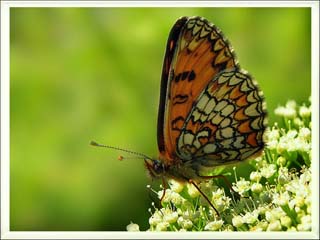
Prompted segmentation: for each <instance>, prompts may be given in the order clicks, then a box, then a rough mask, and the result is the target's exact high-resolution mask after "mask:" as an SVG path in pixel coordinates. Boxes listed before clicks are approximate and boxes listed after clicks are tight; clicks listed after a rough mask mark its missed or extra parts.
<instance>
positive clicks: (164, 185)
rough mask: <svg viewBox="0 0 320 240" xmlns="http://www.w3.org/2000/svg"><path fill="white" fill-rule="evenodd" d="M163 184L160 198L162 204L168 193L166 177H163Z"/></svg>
mask: <svg viewBox="0 0 320 240" xmlns="http://www.w3.org/2000/svg"><path fill="white" fill-rule="evenodd" d="M162 185H163V193H162V196H161V198H160V204H162V200H163V199H164V196H165V195H166V189H167V183H166V181H165V180H164V177H162Z"/></svg>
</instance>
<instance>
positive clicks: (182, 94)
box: [158, 17, 238, 164]
mask: <svg viewBox="0 0 320 240" xmlns="http://www.w3.org/2000/svg"><path fill="white" fill-rule="evenodd" d="M225 69H238V64H237V61H236V58H235V56H234V53H233V50H232V48H231V46H230V44H229V43H228V41H227V40H226V39H225V38H224V37H223V35H222V33H221V31H220V30H219V29H218V28H217V27H215V26H214V25H213V24H211V23H209V22H208V21H207V20H205V19H203V18H200V17H190V18H188V17H182V18H180V19H178V21H177V22H176V23H175V25H174V26H173V28H172V30H171V32H170V35H169V39H168V42H167V48H166V54H165V59H164V64H163V70H162V78H161V92H160V105H159V114H158V148H159V152H160V159H162V160H163V161H165V162H166V163H167V164H173V163H174V161H176V159H177V158H180V159H181V158H183V157H185V156H186V152H185V151H184V149H185V146H184V145H181V144H180V145H179V144H178V143H179V139H180V138H181V135H184V131H185V130H186V129H185V126H186V121H187V119H188V118H190V115H191V112H192V109H193V108H194V104H195V101H196V100H197V98H198V97H199V96H200V94H201V93H202V92H203V90H204V89H205V88H206V86H207V85H208V84H209V83H210V82H211V81H212V79H213V78H214V77H215V76H216V75H217V74H218V73H220V72H221V71H223V70H225ZM194 130H196V129H194ZM182 160H183V159H182Z"/></svg>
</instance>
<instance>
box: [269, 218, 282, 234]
mask: <svg viewBox="0 0 320 240" xmlns="http://www.w3.org/2000/svg"><path fill="white" fill-rule="evenodd" d="M280 230H281V224H280V221H279V220H276V221H273V222H271V223H269V226H268V228H267V231H280Z"/></svg>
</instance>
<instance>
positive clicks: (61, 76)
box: [10, 8, 311, 231]
mask: <svg viewBox="0 0 320 240" xmlns="http://www.w3.org/2000/svg"><path fill="white" fill-rule="evenodd" d="M193 15H199V16H203V17H205V18H207V19H208V20H209V21H211V22H213V23H215V24H216V25H217V26H218V27H219V28H221V29H222V31H223V32H224V33H225V35H226V36H227V38H228V39H229V40H230V42H231V44H232V45H233V47H234V49H235V51H236V53H237V56H238V59H239V62H240V64H241V66H242V67H243V68H244V69H246V70H248V71H249V72H250V73H251V74H252V75H253V76H254V77H255V78H256V80H257V81H258V83H259V85H260V87H261V89H262V90H263V91H264V94H265V97H266V101H267V106H268V109H269V118H270V122H274V121H276V120H277V119H276V118H275V116H274V115H273V109H274V108H275V107H276V106H278V104H284V103H285V102H286V100H287V99H295V100H297V101H298V102H301V101H304V100H306V99H307V98H308V97H309V95H310V89H311V64H310V61H311V60H310V55H311V40H310V35H311V29H310V28H311V23H310V21H311V19H310V15H311V11H310V9H307V8H12V9H11V12H10V21H11V22H10V26H11V27H10V28H11V29H10V31H11V36H10V44H11V45H10V51H11V57H10V68H11V79H10V114H11V115H10V124H11V125H10V131H11V132H10V153H11V156H10V160H11V161H10V164H11V172H10V174H11V175H10V187H11V192H10V228H11V230H13V231H15V230H125V227H126V225H127V224H129V223H130V221H133V222H135V223H138V224H139V225H140V227H141V229H142V230H145V229H146V228H147V226H148V217H149V213H148V211H147V209H148V208H149V207H150V206H151V205H150V203H151V201H153V200H155V195H153V194H151V193H150V191H148V190H147V188H146V185H147V184H152V183H153V184H155V183H157V182H152V181H151V180H150V179H149V178H148V177H146V173H145V169H144V167H143V161H142V160H136V159H128V160H127V161H122V162H120V161H117V156H118V155H119V153H118V152H116V151H114V150H106V149H98V148H94V147H91V146H89V141H90V140H96V141H98V142H100V143H104V144H108V145H113V146H119V147H124V148H127V149H131V150H136V151H139V152H142V153H145V154H147V155H150V156H153V157H156V156H157V154H158V153H157V142H156V134H157V132H156V120H157V111H158V99H159V92H160V89H159V87H160V74H161V68H162V61H163V57H164V49H165V44H166V40H167V37H168V33H169V31H170V29H171V27H172V25H173V24H174V22H175V20H176V19H177V18H178V17H180V16H193ZM124 155H126V154H124Z"/></svg>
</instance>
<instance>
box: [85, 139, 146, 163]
mask: <svg viewBox="0 0 320 240" xmlns="http://www.w3.org/2000/svg"><path fill="white" fill-rule="evenodd" d="M90 145H91V146H95V147H103V148H110V149H114V150H118V151H122V152H126V153H130V154H134V155H136V156H140V157H142V158H147V159H152V158H151V157H149V156H147V155H145V154H143V153H139V152H135V151H130V150H127V149H124V148H119V147H113V146H108V145H103V144H99V143H97V142H95V141H91V142H90ZM123 159H124V157H123V156H120V157H119V160H123ZM126 159H127V157H126Z"/></svg>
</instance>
